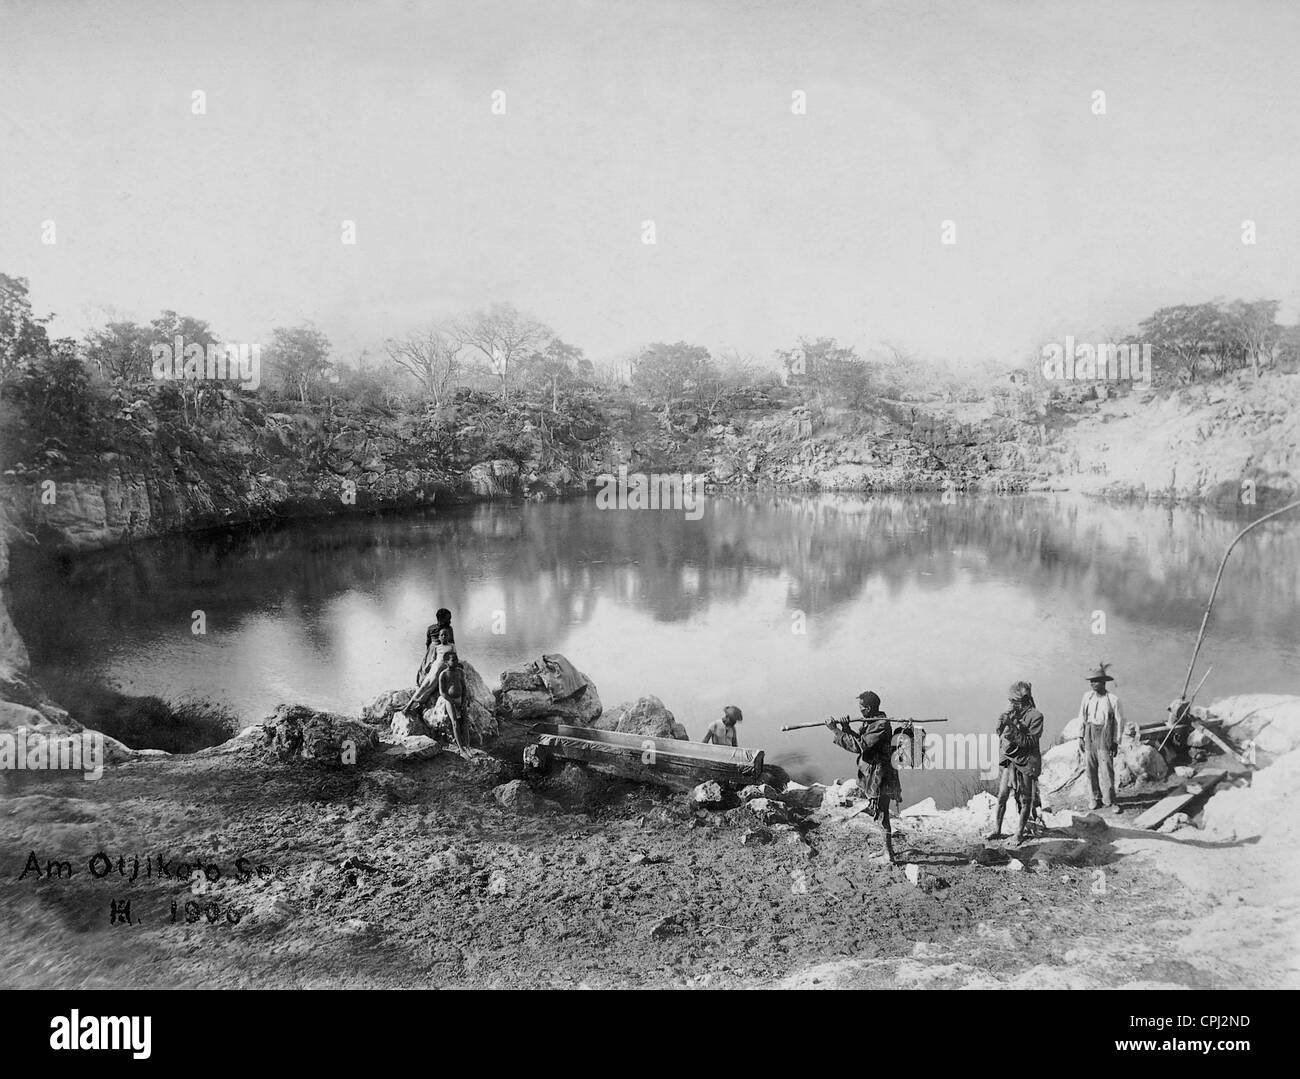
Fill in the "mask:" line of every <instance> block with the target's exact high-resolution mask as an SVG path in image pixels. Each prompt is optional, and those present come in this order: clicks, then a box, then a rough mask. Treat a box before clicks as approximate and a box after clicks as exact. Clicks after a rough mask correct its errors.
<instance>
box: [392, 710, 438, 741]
mask: <svg viewBox="0 0 1300 1079" xmlns="http://www.w3.org/2000/svg"><path fill="white" fill-rule="evenodd" d="M388 730H389V733H391V734H392V736H393V737H394V738H420V737H424V738H428V737H430V736H431V734H432V732H431V730H430V729H429V724H428V723H426V722H425V721H424V716H423V714H421V715H418V716H417V715H409V714H407V713H406V712H394V713H393V718H392V721H391V722H390V724H389V727H388Z"/></svg>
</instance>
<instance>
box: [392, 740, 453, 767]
mask: <svg viewBox="0 0 1300 1079" xmlns="http://www.w3.org/2000/svg"><path fill="white" fill-rule="evenodd" d="M441 752H442V743H441V742H439V741H438V740H437V739H435V738H429V737H427V736H424V735H411V736H408V737H406V738H400V739H397V740H395V741H389V740H385V745H384V752H383V755H384V757H385V758H386V759H388V760H391V761H395V762H398V763H406V762H408V761H427V760H431V759H432V758H434V757H436V756H437V755H438V754H439V753H441Z"/></svg>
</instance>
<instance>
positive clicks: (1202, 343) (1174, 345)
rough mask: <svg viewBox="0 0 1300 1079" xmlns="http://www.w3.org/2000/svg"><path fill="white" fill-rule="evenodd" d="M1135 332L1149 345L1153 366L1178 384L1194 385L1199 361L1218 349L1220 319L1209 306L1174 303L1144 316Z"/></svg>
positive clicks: (1220, 329) (1218, 311)
mask: <svg viewBox="0 0 1300 1079" xmlns="http://www.w3.org/2000/svg"><path fill="white" fill-rule="evenodd" d="M1138 332H1139V336H1140V339H1141V340H1142V341H1143V342H1144V343H1146V344H1149V345H1150V346H1151V357H1152V366H1153V367H1155V368H1157V369H1162V368H1163V369H1164V370H1165V371H1166V372H1169V373H1170V374H1171V375H1172V377H1173V378H1175V379H1177V380H1178V381H1180V382H1195V381H1196V375H1197V368H1198V364H1199V362H1200V361H1201V360H1202V359H1203V358H1204V357H1205V356H1206V355H1207V354H1209V353H1212V352H1214V351H1215V350H1216V349H1219V348H1221V347H1222V342H1223V338H1224V330H1223V316H1222V312H1221V311H1220V310H1219V308H1218V307H1217V306H1216V305H1215V304H1212V303H1201V304H1175V305H1173V306H1171V307H1162V308H1160V309H1159V310H1158V311H1156V312H1154V313H1153V314H1151V315H1148V316H1147V317H1146V318H1145V319H1143V320H1142V322H1141V323H1140V324H1139V325H1138ZM1161 361H1167V362H1165V363H1162V362H1161Z"/></svg>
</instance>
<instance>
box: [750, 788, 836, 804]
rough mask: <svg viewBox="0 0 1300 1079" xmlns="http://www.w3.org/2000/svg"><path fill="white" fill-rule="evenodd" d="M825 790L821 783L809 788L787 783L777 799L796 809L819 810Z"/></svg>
mask: <svg viewBox="0 0 1300 1079" xmlns="http://www.w3.org/2000/svg"><path fill="white" fill-rule="evenodd" d="M746 789H748V788H746ZM826 790H827V788H826V786H825V784H822V783H814V784H812V786H810V787H805V786H803V785H802V784H799V783H787V784H786V785H785V787H784V788H783V789H782V791H781V793H780V795H779V797H780V799H781V801H783V802H784V803H785V804H786V805H789V806H795V807H796V808H798V809H820V808H821V804H822V799H824V798H825V797H826Z"/></svg>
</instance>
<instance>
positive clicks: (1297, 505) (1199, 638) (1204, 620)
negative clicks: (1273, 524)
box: [1179, 502, 1300, 698]
mask: <svg viewBox="0 0 1300 1079" xmlns="http://www.w3.org/2000/svg"><path fill="white" fill-rule="evenodd" d="M1294 509H1300V502H1292V503H1291V504H1290V505H1286V506H1283V507H1282V508H1281V509H1276V510H1274V511H1273V512H1272V513H1266V514H1264V516H1263V517H1261V518H1259V520H1257V521H1251V522H1250V524H1248V525H1247V526H1246V527H1245V528H1243V529H1242V530H1241V531H1240V532H1238V533H1237V534H1236V536H1234V537H1233V540H1232V542H1231V543H1229V544H1228V549H1227V550H1226V551H1224V552H1223V561H1221V562H1220V563H1219V572H1218V573H1217V574H1215V576H1214V587H1213V588H1212V589H1210V599H1209V602H1207V603H1206V604H1205V614H1204V615H1203V616H1202V617H1201V631H1200V632H1199V633H1198V634H1197V635H1196V647H1195V648H1194V649H1193V650H1192V662H1191V663H1189V664H1188V665H1187V680H1186V681H1185V682H1183V691H1182V693H1180V694H1179V696H1180V697H1183V698H1186V696H1187V687H1188V686H1190V685H1191V684H1192V672H1193V671H1194V670H1195V669H1196V657H1197V656H1199V655H1200V654H1201V644H1202V642H1203V641H1204V640H1205V629H1206V627H1207V626H1208V625H1209V622H1210V609H1211V608H1212V607H1213V606H1214V597H1215V596H1216V595H1218V593H1219V582H1220V581H1221V580H1223V570H1224V568H1225V567H1226V566H1227V564H1228V556H1229V555H1230V554H1232V549H1233V548H1234V547H1236V546H1237V544H1238V543H1239V542H1240V541H1241V538H1242V536H1244V535H1245V534H1246V533H1247V532H1249V531H1250V530H1251V529H1252V528H1255V527H1256V526H1258V525H1262V524H1263V523H1264V522H1265V521H1271V520H1272V519H1273V518H1274V517H1280V516H1281V515H1282V514H1284V513H1288V512H1290V511H1291V510H1294Z"/></svg>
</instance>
